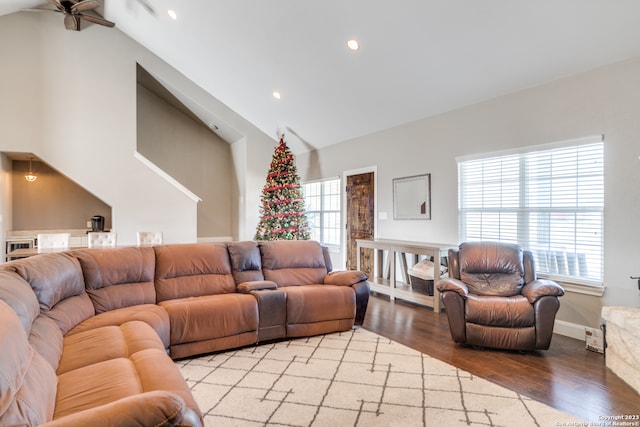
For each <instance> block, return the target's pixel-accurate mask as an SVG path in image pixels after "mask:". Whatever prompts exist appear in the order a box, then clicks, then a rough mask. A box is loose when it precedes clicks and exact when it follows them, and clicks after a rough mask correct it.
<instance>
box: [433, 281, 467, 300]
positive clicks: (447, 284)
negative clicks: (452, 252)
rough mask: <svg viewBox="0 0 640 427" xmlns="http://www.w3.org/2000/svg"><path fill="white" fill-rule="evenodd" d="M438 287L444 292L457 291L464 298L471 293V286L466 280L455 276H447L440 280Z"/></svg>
mask: <svg viewBox="0 0 640 427" xmlns="http://www.w3.org/2000/svg"><path fill="white" fill-rule="evenodd" d="M436 287H437V288H438V291H440V292H441V293H442V292H456V293H458V294H459V295H460V296H461V297H462V298H466V297H467V295H469V288H467V285H465V284H464V282H462V281H460V280H458V279H454V278H453V277H445V278H444V279H440V280H438V282H437V284H436Z"/></svg>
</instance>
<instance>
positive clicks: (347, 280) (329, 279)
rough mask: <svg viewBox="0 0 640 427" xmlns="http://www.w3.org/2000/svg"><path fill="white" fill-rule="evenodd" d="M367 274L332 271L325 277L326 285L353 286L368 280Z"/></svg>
mask: <svg viewBox="0 0 640 427" xmlns="http://www.w3.org/2000/svg"><path fill="white" fill-rule="evenodd" d="M368 278H369V276H367V273H365V272H362V271H357V270H349V271H332V272H331V273H329V274H327V275H326V276H324V284H325V285H336V286H351V285H355V284H356V283H360V282H363V281H365V280H367V279H368Z"/></svg>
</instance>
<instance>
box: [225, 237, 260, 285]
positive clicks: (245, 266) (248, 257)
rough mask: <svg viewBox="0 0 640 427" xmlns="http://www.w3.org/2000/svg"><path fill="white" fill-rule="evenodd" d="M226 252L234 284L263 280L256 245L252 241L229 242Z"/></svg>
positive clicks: (258, 251) (258, 250)
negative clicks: (227, 252)
mask: <svg viewBox="0 0 640 427" xmlns="http://www.w3.org/2000/svg"><path fill="white" fill-rule="evenodd" d="M227 250H228V251H229V257H230V259H231V270H232V272H233V278H234V280H235V281H236V284H240V283H244V282H257V281H261V280H264V275H263V274H262V260H261V259H260V249H259V248H258V243H257V242H254V241H244V242H229V243H227Z"/></svg>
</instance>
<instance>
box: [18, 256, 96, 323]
mask: <svg viewBox="0 0 640 427" xmlns="http://www.w3.org/2000/svg"><path fill="white" fill-rule="evenodd" d="M10 265H11V268H12V269H13V270H14V271H15V272H17V273H18V274H19V275H20V276H22V278H23V279H24V280H26V281H27V282H29V284H30V285H31V288H33V291H34V292H35V294H36V296H37V297H38V301H39V302H40V309H41V310H42V311H49V310H51V309H52V308H53V307H54V306H55V305H56V304H58V303H59V302H60V301H62V300H64V299H66V298H69V297H73V296H76V295H80V294H82V293H84V292H85V289H84V280H83V277H82V270H81V269H80V263H79V262H78V260H77V259H75V258H74V257H73V256H71V255H69V254H68V253H55V254H39V255H37V256H34V257H29V258H23V259H19V260H16V261H13V262H12V263H11V264H10Z"/></svg>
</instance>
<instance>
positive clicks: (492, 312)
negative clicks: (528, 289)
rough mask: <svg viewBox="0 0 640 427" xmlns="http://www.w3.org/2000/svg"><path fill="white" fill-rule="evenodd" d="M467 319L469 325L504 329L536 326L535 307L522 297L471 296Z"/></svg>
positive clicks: (469, 297) (468, 298)
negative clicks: (474, 324)
mask: <svg viewBox="0 0 640 427" xmlns="http://www.w3.org/2000/svg"><path fill="white" fill-rule="evenodd" d="M465 319H466V321H467V322H468V323H476V324H479V325H486V326H500V327H504V328H523V327H528V326H533V325H535V314H534V310H533V305H531V303H529V300H528V299H527V298H525V297H524V296H522V295H515V296H511V297H494V296H478V295H474V294H469V295H468V296H467V301H466V304H465Z"/></svg>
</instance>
